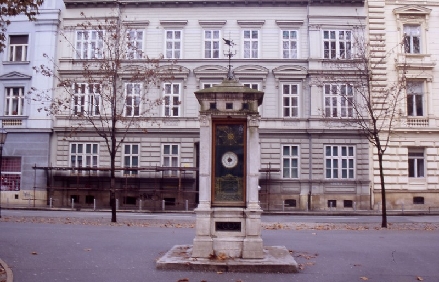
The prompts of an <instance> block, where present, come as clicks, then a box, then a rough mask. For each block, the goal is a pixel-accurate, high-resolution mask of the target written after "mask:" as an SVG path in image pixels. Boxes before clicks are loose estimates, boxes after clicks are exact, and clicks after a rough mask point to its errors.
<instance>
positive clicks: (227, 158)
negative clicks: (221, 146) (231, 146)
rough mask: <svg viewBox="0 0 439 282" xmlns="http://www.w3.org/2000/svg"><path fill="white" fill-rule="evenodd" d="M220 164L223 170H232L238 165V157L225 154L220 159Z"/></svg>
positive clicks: (229, 153) (233, 154) (230, 153)
mask: <svg viewBox="0 0 439 282" xmlns="http://www.w3.org/2000/svg"><path fill="white" fill-rule="evenodd" d="M221 162H222V164H223V166H224V167H225V168H234V167H235V166H236V165H237V164H238V156H237V155H236V154H235V153H233V152H230V151H229V152H225V153H224V154H223V156H222V157H221Z"/></svg>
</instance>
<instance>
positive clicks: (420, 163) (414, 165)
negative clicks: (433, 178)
mask: <svg viewBox="0 0 439 282" xmlns="http://www.w3.org/2000/svg"><path fill="white" fill-rule="evenodd" d="M408 161H409V163H408V167H409V177H411V178H421V177H424V176H425V160H424V151H423V149H409V153H408Z"/></svg>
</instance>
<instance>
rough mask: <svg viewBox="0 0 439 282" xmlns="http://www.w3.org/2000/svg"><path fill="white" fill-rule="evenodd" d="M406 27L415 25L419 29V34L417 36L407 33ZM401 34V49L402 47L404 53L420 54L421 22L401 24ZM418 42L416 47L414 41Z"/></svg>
mask: <svg viewBox="0 0 439 282" xmlns="http://www.w3.org/2000/svg"><path fill="white" fill-rule="evenodd" d="M406 27H407V28H409V27H412V28H413V27H416V28H418V29H419V31H418V32H419V35H418V36H413V35H409V36H408V35H407V31H406ZM402 35H403V49H404V53H405V54H412V55H415V54H422V26H421V24H414V23H413V24H410V23H405V24H403V25H402ZM416 42H417V44H418V46H417V49H415V48H416V46H415V45H416V44H415V43H416ZM407 43H408V44H407Z"/></svg>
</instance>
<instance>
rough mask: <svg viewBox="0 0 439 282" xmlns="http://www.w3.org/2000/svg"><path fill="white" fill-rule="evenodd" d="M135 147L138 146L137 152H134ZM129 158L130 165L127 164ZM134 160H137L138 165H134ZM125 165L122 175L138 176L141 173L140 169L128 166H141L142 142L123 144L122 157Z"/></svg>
mask: <svg viewBox="0 0 439 282" xmlns="http://www.w3.org/2000/svg"><path fill="white" fill-rule="evenodd" d="M127 148H129V152H128V153H127ZM134 148H137V153H134V152H133V151H134ZM127 160H129V165H127ZM134 160H136V161H137V165H133V162H134ZM122 162H123V167H124V168H125V169H124V170H123V171H122V175H123V176H125V177H127V176H137V175H138V174H139V171H138V170H129V169H126V168H133V167H135V168H139V164H140V144H138V143H135V144H134V143H132V144H127V143H124V144H123V157H122Z"/></svg>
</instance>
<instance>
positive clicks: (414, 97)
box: [406, 80, 426, 117]
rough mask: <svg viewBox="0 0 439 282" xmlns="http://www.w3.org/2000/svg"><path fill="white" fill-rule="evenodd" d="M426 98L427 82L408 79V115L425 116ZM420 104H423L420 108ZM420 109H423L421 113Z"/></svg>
mask: <svg viewBox="0 0 439 282" xmlns="http://www.w3.org/2000/svg"><path fill="white" fill-rule="evenodd" d="M410 91H413V92H410ZM418 91H419V92H418ZM425 98H426V97H425V83H424V82H423V81H410V80H409V81H407V87H406V103H407V107H406V111H407V116H408V117H424V116H425V115H426V113H425V112H426V111H425V104H426V102H425ZM419 104H421V105H420V109H418V106H419ZM410 108H411V110H410ZM419 110H420V111H421V114H419Z"/></svg>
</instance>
